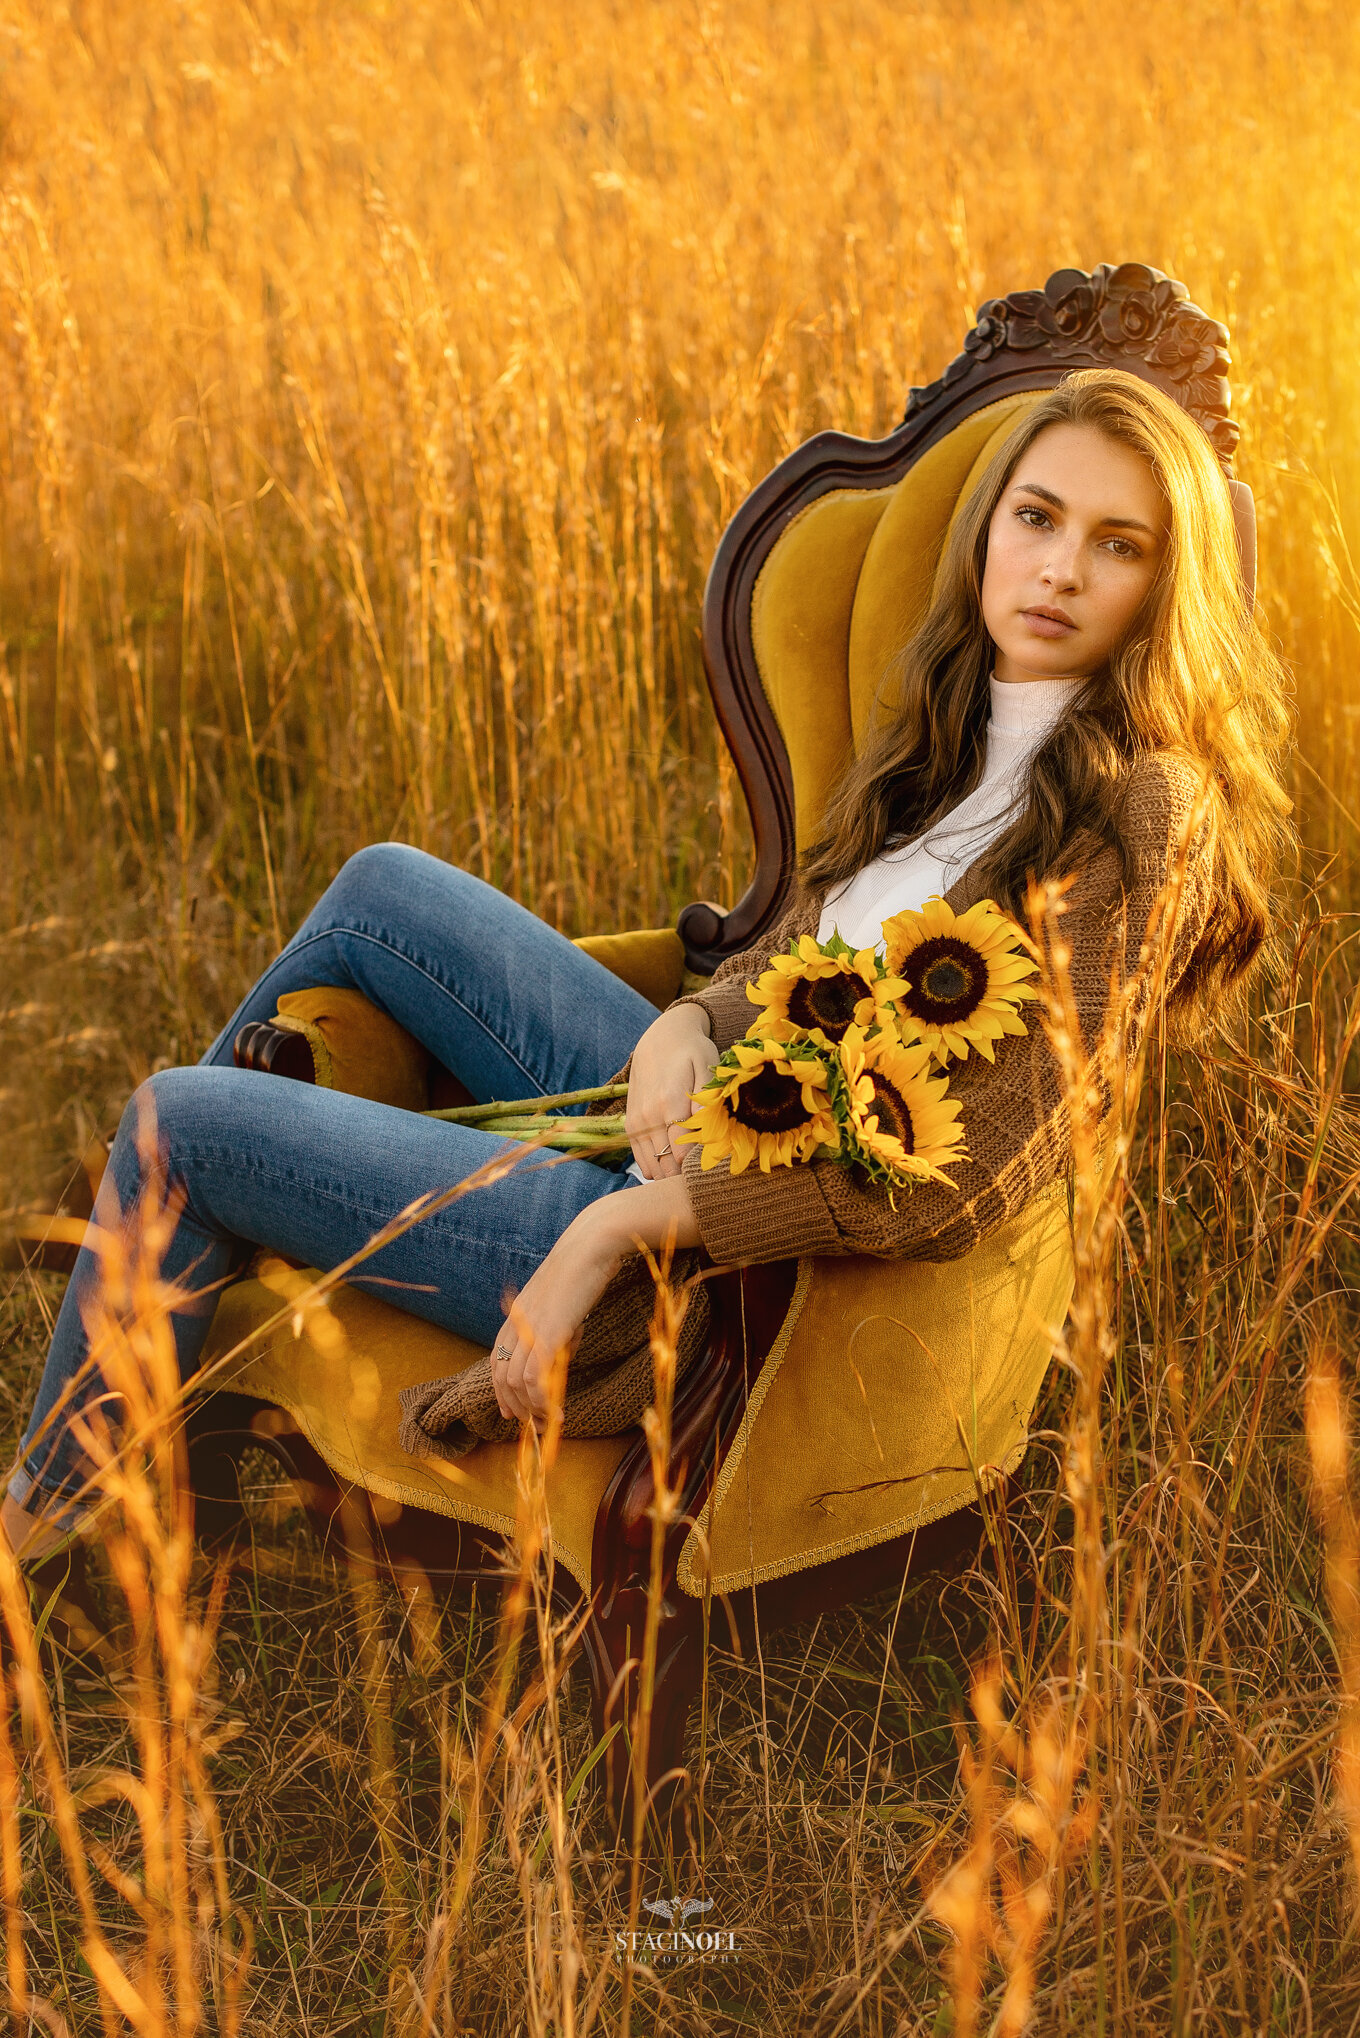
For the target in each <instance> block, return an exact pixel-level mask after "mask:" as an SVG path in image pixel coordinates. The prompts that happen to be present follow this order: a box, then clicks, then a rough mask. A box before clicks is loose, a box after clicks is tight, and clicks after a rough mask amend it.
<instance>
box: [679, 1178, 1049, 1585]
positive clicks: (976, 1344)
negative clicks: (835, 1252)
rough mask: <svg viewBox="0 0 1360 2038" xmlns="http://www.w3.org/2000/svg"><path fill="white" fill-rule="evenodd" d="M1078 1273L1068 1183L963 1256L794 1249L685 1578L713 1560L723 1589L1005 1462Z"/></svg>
mask: <svg viewBox="0 0 1360 2038" xmlns="http://www.w3.org/2000/svg"><path fill="white" fill-rule="evenodd" d="M1072 1279H1073V1275H1072V1249H1071V1234H1070V1230H1069V1224H1068V1211H1067V1193H1066V1185H1065V1184H1063V1183H1059V1184H1057V1185H1056V1187H1055V1188H1053V1189H1052V1190H1050V1191H1049V1192H1048V1193H1047V1194H1046V1195H1044V1196H1041V1197H1038V1198H1036V1199H1035V1201H1034V1202H1033V1203H1031V1204H1030V1206H1029V1208H1028V1209H1026V1210H1023V1211H1022V1212H1021V1213H1020V1215H1019V1216H1018V1217H1016V1218H1014V1219H1013V1220H1012V1222H1011V1223H1010V1224H1008V1225H1005V1226H1003V1228H1002V1229H1001V1230H1000V1231H997V1232H994V1233H993V1235H992V1236H991V1237H990V1238H988V1239H986V1240H984V1242H983V1243H982V1244H981V1245H980V1246H978V1247H977V1248H976V1249H975V1250H974V1251H973V1252H971V1253H968V1254H967V1255H966V1256H965V1257H964V1258H963V1259H961V1260H952V1261H946V1262H945V1263H943V1264H942V1265H938V1266H932V1265H929V1264H927V1263H925V1262H918V1261H883V1260H863V1259H843V1260H842V1259H824V1260H804V1261H802V1262H801V1263H800V1265H799V1269H798V1284H797V1287H796V1288H795V1290H794V1296H793V1301H792V1304H791V1305H790V1308H789V1313H788V1315H787V1317H786V1318H785V1321H784V1326H783V1330H782V1332H781V1334H780V1337H779V1339H778V1340H777V1342H776V1345H775V1348H774V1350H773V1351H772V1352H771V1354H770V1356H769V1358H768V1359H767V1360H766V1362H765V1364H764V1366H763V1367H762V1368H761V1372H760V1376H759V1378H758V1380H757V1381H756V1385H755V1388H754V1391H753V1393H752V1395H751V1400H750V1403H749V1405H748V1407H747V1411H746V1414H745V1417H744V1418H743V1421H742V1424H741V1428H740V1429H739V1431H738V1433H737V1435H736V1437H735V1438H734V1440H733V1442H732V1444H731V1446H730V1447H729V1449H728V1452H727V1455H726V1457H725V1459H724V1460H723V1465H722V1469H721V1472H720V1474H719V1477H718V1482H717V1487H716V1489H715V1492H714V1495H713V1498H712V1499H711V1500H710V1502H709V1503H708V1505H707V1506H706V1507H705V1509H704V1512H703V1514H702V1516H701V1517H700V1521H699V1527H698V1531H697V1532H696V1533H693V1534H691V1536H690V1538H689V1541H688V1542H687V1543H686V1545H685V1548H684V1550H683V1552H682V1554H681V1559H680V1571H679V1581H680V1584H681V1586H682V1587H683V1588H684V1590H685V1591H686V1592H689V1593H694V1594H702V1593H703V1591H704V1589H705V1572H706V1568H707V1565H708V1563H709V1562H711V1564H712V1586H713V1589H714V1590H715V1591H718V1592H735V1591H738V1590H739V1589H740V1588H741V1587H742V1586H744V1585H752V1584H757V1583H759V1581H760V1580H761V1579H764V1578H778V1577H781V1576H783V1575H785V1574H786V1573H788V1572H790V1571H798V1570H803V1569H805V1568H806V1567H807V1566H808V1565H811V1564H818V1563H826V1562H828V1561H829V1560H830V1559H831V1558H833V1557H840V1556H844V1555H846V1554H848V1553H849V1552H851V1551H854V1550H862V1549H865V1548H867V1547H868V1546H869V1545H870V1544H871V1543H877V1542H882V1541H884V1540H885V1539H886V1538H888V1537H890V1536H897V1535H903V1534H905V1533H907V1532H909V1531H910V1530H911V1529H912V1528H919V1527H921V1526H923V1525H924V1524H925V1523H926V1522H929V1521H935V1520H937V1519H938V1518H939V1517H940V1516H941V1515H944V1514H950V1513H952V1512H953V1511H954V1510H955V1509H956V1508H959V1507H966V1506H968V1505H969V1504H970V1503H971V1502H972V1501H973V1500H975V1499H976V1497H977V1493H978V1488H979V1486H980V1485H981V1486H982V1487H984V1488H986V1487H988V1486H990V1485H991V1484H992V1482H993V1481H994V1480H995V1479H996V1478H997V1477H998V1476H999V1475H1001V1474H1003V1473H1006V1472H1009V1471H1013V1470H1014V1468H1015V1466H1016V1465H1017V1464H1018V1463H1019V1462H1020V1459H1021V1457H1022V1456H1023V1454H1024V1449H1025V1443H1026V1437H1027V1424H1028V1421H1029V1416H1030V1411H1031V1409H1032V1408H1033V1406H1034V1401H1035V1397H1036V1395H1037V1394H1038V1391H1039V1386H1040V1383H1041V1382H1042V1380H1043V1377H1044V1374H1045V1372H1046V1371H1047V1369H1048V1363H1049V1360H1050V1358H1051V1356H1052V1351H1053V1341H1054V1338H1055V1337H1056V1336H1057V1335H1058V1334H1059V1332H1060V1331H1061V1329H1062V1324H1063V1319H1064V1318H1065V1316H1066V1314H1067V1307H1068V1303H1069V1302H1070V1301H1071V1298H1072ZM705 1547H707V1551H708V1555H707V1556H706V1555H705Z"/></svg>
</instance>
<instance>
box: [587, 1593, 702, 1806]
mask: <svg viewBox="0 0 1360 2038" xmlns="http://www.w3.org/2000/svg"><path fill="white" fill-rule="evenodd" d="M647 1605H648V1591H647V1587H646V1585H645V1584H643V1583H641V1582H639V1583H638V1584H636V1585H633V1586H628V1587H625V1588H623V1589H622V1590H620V1591H616V1592H615V1593H613V1594H612V1595H611V1598H610V1602H609V1606H608V1608H607V1610H604V1611H601V1610H599V1609H598V1608H597V1610H596V1612H595V1613H594V1614H593V1615H592V1618H591V1620H590V1623H589V1625H588V1627H587V1629H586V1632H585V1637H584V1643H585V1653H586V1661H587V1664H588V1667H589V1671H590V1696H591V1716H592V1720H593V1723H594V1730H595V1738H596V1740H597V1742H598V1741H599V1740H601V1739H603V1738H604V1736H605V1735H607V1734H610V1733H611V1732H612V1733H613V1738H612V1740H611V1741H610V1743H609V1746H608V1748H607V1750H606V1751H605V1757H604V1771H605V1779H604V1780H605V1790H606V1795H607V1797H608V1801H609V1806H610V1810H611V1811H612V1813H613V1816H614V1820H615V1824H616V1825H617V1827H618V1829H619V1831H620V1833H622V1834H623V1835H625V1836H626V1835H629V1834H631V1832H632V1830H633V1819H634V1815H635V1810H636V1808H637V1806H638V1803H639V1792H640V1794H641V1803H642V1807H643V1810H644V1812H645V1814H646V1816H647V1818H648V1820H649V1822H653V1823H655V1824H658V1825H659V1826H660V1827H661V1829H662V1831H663V1832H666V1833H669V1831H670V1830H671V1828H672V1826H673V1824H674V1822H675V1821H676V1820H677V1818H678V1816H679V1815H680V1813H681V1811H682V1809H683V1806H684V1803H685V1801H686V1799H687V1797H688V1794H689V1786H690V1777H689V1774H688V1772H687V1771H686V1770H685V1768H684V1753H685V1729H686V1727H687V1725H688V1723H689V1714H690V1708H691V1706H692V1705H693V1703H694V1700H695V1698H696V1696H697V1695H698V1691H699V1686H700V1683H701V1682H702V1678H703V1607H702V1604H701V1602H700V1601H698V1600H697V1599H691V1598H689V1596H688V1595H687V1594H686V1593H683V1592H679V1591H677V1590H675V1589H674V1588H673V1587H672V1589H671V1590H670V1591H666V1590H665V1589H664V1586H663V1590H662V1594H661V1600H660V1605H659V1608H658V1612H657V1623H656V1637H655V1644H654V1648H655V1654H654V1659H653V1670H652V1679H651V1685H652V1693H651V1704H650V1707H649V1708H646V1709H645V1712H644V1709H643V1708H642V1707H641V1706H640V1704H639V1699H640V1671H641V1667H642V1659H643V1655H644V1652H645V1650H646V1646H647ZM616 1729H617V1731H615V1730H616Z"/></svg>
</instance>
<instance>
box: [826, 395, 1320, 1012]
mask: <svg viewBox="0 0 1360 2038" xmlns="http://www.w3.org/2000/svg"><path fill="white" fill-rule="evenodd" d="M1059 424H1064V425H1080V426H1084V427H1087V428H1089V429H1091V430H1093V431H1097V432H1101V433H1103V434H1104V435H1105V437H1107V438H1109V439H1113V440H1115V441H1116V442H1117V443H1119V444H1120V445H1124V446H1129V447H1131V448H1132V449H1133V451H1134V452H1136V453H1138V454H1139V455H1140V456H1141V457H1142V458H1143V459H1144V460H1146V461H1147V463H1148V465H1149V467H1150V468H1151V469H1152V472H1153V474H1154V476H1155V477H1156V480H1157V483H1158V486H1159V487H1160V489H1161V492H1162V496H1163V499H1164V501H1165V504H1166V514H1167V541H1166V545H1165V547H1164V550H1163V554H1162V558H1161V561H1160V564H1159V567H1158V571H1157V575H1156V578H1155V579H1154V581H1153V583H1152V586H1151V587H1150V588H1149V590H1148V593H1147V596H1146V598H1145V600H1144V602H1143V604H1142V606H1141V608H1140V610H1139V612H1138V614H1137V616H1136V617H1135V618H1134V621H1133V623H1132V625H1131V626H1130V629H1129V631H1128V633H1127V635H1126V636H1125V638H1124V641H1123V643H1122V644H1121V645H1120V646H1119V649H1118V650H1117V651H1116V652H1115V654H1114V656H1113V657H1112V658H1111V659H1110V661H1109V664H1108V666H1107V667H1106V668H1105V670H1104V671H1103V672H1100V673H1096V674H1094V675H1093V676H1092V677H1091V679H1090V680H1089V682H1088V683H1087V685H1086V686H1084V687H1082V688H1081V689H1080V690H1079V691H1078V693H1077V694H1076V695H1075V697H1074V699H1073V702H1072V704H1071V706H1070V707H1069V708H1068V709H1067V711H1066V713H1065V714H1064V715H1063V717H1062V719H1061V721H1060V722H1059V723H1058V725H1057V727H1056V728H1055V729H1054V730H1053V731H1052V733H1051V734H1050V735H1049V737H1048V738H1047V740H1046V741H1045V742H1044V744H1043V745H1042V747H1041V748H1040V750H1039V751H1038V752H1037V754H1036V755H1035V757H1034V759H1033V761H1032V763H1031V765H1030V768H1029V780H1028V788H1027V793H1028V796H1027V798H1026V800H1025V803H1024V806H1023V809H1022V811H1021V812H1020V813H1019V815H1018V816H1017V818H1016V820H1015V821H1014V822H1013V823H1012V824H1011V826H1010V827H1009V828H1007V830H1006V831H1005V833H1004V834H1003V835H1002V836H1001V837H1000V838H999V839H998V840H997V841H996V842H995V843H994V844H993V845H992V846H991V848H990V849H989V850H988V851H987V852H986V856H985V859H984V875H985V879H986V885H987V889H988V891H989V892H991V894H992V895H993V896H994V897H995V898H997V899H999V900H1000V901H1001V902H1002V904H1004V905H1005V906H1007V907H1008V908H1009V910H1010V911H1011V912H1013V913H1017V914H1018V913H1022V912H1023V907H1024V896H1025V889H1026V883H1027V880H1028V879H1029V878H1030V877H1031V876H1033V877H1036V878H1040V879H1042V878H1046V877H1056V876H1063V875H1066V874H1068V873H1069V872H1070V871H1071V870H1072V869H1073V868H1074V866H1075V865H1076V864H1077V863H1078V862H1084V861H1086V860H1087V859H1089V858H1090V857H1091V856H1093V855H1095V854H1096V853H1097V852H1098V851H1099V850H1100V849H1102V848H1103V847H1105V846H1106V845H1107V844H1109V845H1112V846H1114V847H1115V849H1116V850H1117V851H1118V852H1119V854H1120V855H1121V857H1122V856H1123V853H1124V845H1123V840H1122V831H1121V812H1120V809H1121V802H1122V795H1123V790H1124V786H1125V782H1126V780H1127V774H1128V767H1129V764H1130V762H1131V761H1132V760H1133V759H1134V758H1135V757H1137V756H1139V755H1142V754H1145V753H1148V752H1156V751H1162V752H1166V751H1170V752H1175V753H1178V754H1179V755H1180V756H1182V757H1183V758H1186V759H1188V760H1189V761H1190V762H1191V764H1192V765H1196V766H1198V767H1199V768H1200V769H1201V770H1202V772H1203V774H1204V776H1205V779H1206V782H1207V785H1208V788H1209V796H1210V800H1211V803H1212V805H1213V807H1214V809H1215V810H1216V811H1215V820H1216V823H1217V827H1216V847H1215V854H1214V873H1213V903H1212V906H1211V910H1210V913H1209V916H1208V920H1207V922H1206V926H1205V931H1204V935H1203V938H1202V939H1201V941H1200V943H1199V946H1198V948H1197V949H1196V951H1195V954H1194V956H1193V958H1192V959H1191V962H1190V966H1189V968H1188V969H1187V971H1186V973H1185V976H1184V977H1183V979H1182V981H1181V983H1180V985H1179V987H1178V989H1177V993H1176V997H1175V1000H1174V1003H1175V1004H1176V1006H1178V1007H1179V1008H1181V1016H1182V1019H1183V1020H1185V1019H1190V1020H1192V1021H1194V1020H1200V1021H1202V1020H1204V1019H1206V1018H1207V1017H1208V1016H1209V1015H1210V1013H1211V1012H1212V1011H1213V1010H1215V1009H1216V1008H1218V1007H1219V1006H1221V1005H1222V1003H1223V1002H1224V1000H1225V999H1226V998H1228V997H1229V996H1230V995H1231V994H1232V993H1233V991H1234V990H1236V989H1237V988H1238V987H1239V986H1240V985H1241V984H1242V983H1243V982H1244V981H1245V978H1246V975H1247V973H1248V971H1249V970H1250V968H1251V966H1252V964H1253V963H1254V962H1255V961H1256V960H1257V959H1258V958H1259V957H1260V955H1261V954H1262V952H1263V950H1264V949H1265V948H1266V946H1267V945H1268V943H1269V942H1270V939H1271V936H1272V928H1273V920H1274V914H1275V901H1274V886H1275V882H1276V878H1277V875H1278V872H1279V870H1280V867H1281V864H1282V861H1283V859H1284V857H1285V855H1286V853H1287V852H1288V849H1289V846H1290V843H1291V839H1292V837H1291V830H1290V825H1289V811H1290V802H1289V800H1288V798H1287V796H1286V794H1285V791H1284V788H1283V785H1282V783H1281V770H1282V758H1283V750H1284V745H1285V742H1286V739H1287V736H1288V733H1289V716H1288V712H1287V709H1286V688H1285V677H1284V672H1283V668H1282V667H1281V665H1280V662H1279V660H1278V659H1277V657H1276V656H1275V654H1274V652H1273V651H1272V649H1271V647H1270V645H1269V643H1268V642H1267V641H1266V639H1265V637H1264V635H1263V634H1262V632H1261V630H1260V628H1259V626H1258V624H1257V622H1256V620H1255V617H1254V615H1253V612H1252V607H1251V603H1250V600H1249V598H1248V595H1247V592H1246V589H1245V587H1244V584H1243V580H1242V571H1241V564H1240V560H1239V555H1238V547H1237V537H1236V531H1235V528H1234V524H1233V516H1232V507H1231V501H1230V498H1229V493H1228V488H1227V484H1226V482H1225V480H1224V477H1223V474H1222V471H1221V469H1220V467H1219V465H1218V461H1217V459H1216V458H1215V456H1214V453H1213V450H1212V448H1211V447H1210V445H1209V441H1208V439H1207V438H1206V437H1205V435H1204V433H1203V432H1202V431H1201V429H1200V427H1199V426H1198V425H1197V424H1196V423H1195V422H1194V420H1193V419H1192V418H1191V417H1189V416H1188V415H1187V414H1186V412H1185V411H1183V410H1182V409H1181V407H1180V406H1179V404H1177V403H1175V402H1173V401H1172V399H1171V398H1170V397H1167V396H1163V395H1162V394H1161V392H1160V391H1159V390H1157V389H1154V388H1153V387H1152V386H1151V385H1150V384H1149V383H1146V382H1143V381H1141V380H1140V379H1139V378H1138V377H1137V376H1135V375H1128V374H1125V373H1123V372H1122V371H1120V370H1118V369H1104V368H1101V369H1090V370H1084V371H1082V372H1081V373H1078V374H1075V375H1070V376H1068V378H1067V380H1066V381H1065V382H1062V383H1061V384H1059V386H1058V387H1057V388H1056V389H1055V390H1053V391H1051V393H1050V394H1048V395H1047V396H1045V397H1043V398H1042V399H1041V400H1040V402H1038V403H1037V404H1036V405H1035V406H1034V408H1033V410H1031V411H1030V412H1029V413H1028V415H1027V416H1026V417H1025V418H1024V419H1022V421H1021V422H1020V424H1019V425H1017V427H1016V429H1015V430H1014V431H1013V432H1012V433H1011V435H1010V437H1009V438H1008V439H1007V440H1006V442H1005V444H1004V445H1003V446H1002V447H1001V449H1000V450H999V452H998V453H997V454H996V457H995V458H994V459H993V461H992V462H991V464H990V466H989V467H988V468H987V471H986V472H985V474H984V475H983V476H982V479H981V480H980V482H979V483H978V485H977V488H976V489H975V490H974V492H973V494H972V496H971V497H970V499H969V501H968V502H967V503H966V504H965V506H964V508H963V510H962V512H961V514H960V515H959V517H958V519H957V522H956V524H955V528H954V531H953V534H952V536H951V537H950V540H949V543H948V545H947V547H946V549H945V554H944V558H943V560H942V562H941V566H940V571H939V573H938V575H937V576H936V584H935V590H934V593H933V595H932V597H931V602H930V606H929V608H928V610H927V612H926V615H925V618H924V620H923V621H922V623H921V625H920V627H919V629H918V630H917V631H916V632H915V634H914V636H913V637H912V639H911V641H910V643H909V644H908V645H907V647H906V649H905V651H904V652H903V653H902V655H901V657H900V659H899V660H898V661H897V664H896V666H895V668H894V670H893V672H892V673H890V675H889V683H888V688H887V689H885V691H888V692H890V693H891V694H892V696H893V697H894V699H895V701H896V704H897V705H896V709H895V712H894V715H893V718H892V720H891V722H890V724H889V725H888V726H886V727H885V728H883V729H882V730H881V731H880V733H878V734H877V735H876V736H875V737H873V738H872V739H871V740H870V741H869V742H868V743H867V744H866V746H865V748H864V749H863V751H862V752H861V753H860V755H859V756H858V757H857V758H856V759H855V760H854V762H853V763H852V765H851V766H850V768H849V769H848V771H847V772H846V773H845V775H844V777H843V778H842V779H841V781H840V783H839V785H838V786H837V788H836V790H835V792H834V793H833V795H832V797H831V799H830V801H829V802H828V805H827V809H826V812H825V815H824V817H823V821H822V827H821V831H820V834H819V836H818V839H817V840H816V841H815V842H814V843H812V844H811V846H810V847H809V848H808V849H807V851H806V852H805V854H804V856H803V858H802V860H801V864H800V876H801V879H802V882H803V884H804V886H805V887H806V888H807V889H808V890H809V891H811V890H813V889H814V888H823V887H827V886H830V885H833V884H838V883H841V882H843V881H844V880H845V879H847V878H849V877H851V876H853V874H854V873H855V872H856V871H858V870H861V869H863V867H864V865H865V864H866V863H870V862H872V861H873V859H874V858H875V857H876V856H878V855H880V854H881V853H882V851H883V850H884V849H885V848H886V847H887V846H888V844H889V843H890V842H894V841H898V840H907V841H911V840H915V839H918V838H919V837H921V836H922V835H924V834H925V833H926V832H927V831H928V830H929V829H930V827H931V826H932V825H933V824H934V823H935V822H936V821H937V820H939V819H940V818H941V816H943V815H944V814H946V813H948V812H949V810H950V809H951V808H952V807H954V806H955V805H957V803H958V802H959V801H960V800H961V799H963V798H964V796H965V795H966V794H967V793H969V792H971V791H972V790H973V788H974V787H975V786H976V785H977V783H978V781H979V779H980V778H981V776H982V770H983V765H984V763H985V760H986V747H987V719H988V713H989V706H990V692H989V685H988V678H989V674H990V671H991V666H992V661H993V658H994V655H995V654H994V650H993V646H992V642H991V639H990V637H989V636H988V634H987V629H986V625H985V623H984V622H983V617H982V576H983V571H984V568H985V565H986V560H987V537H988V531H989V529H990V526H991V522H992V517H993V514H994V512H995V510H996V507H997V505H998V503H999V502H1000V500H1001V498H1002V496H1003V494H1004V493H1005V490H1006V487H1007V485H1008V484H1009V482H1010V481H1011V479H1012V477H1013V475H1014V473H1015V469H1016V466H1017V464H1018V462H1019V460H1020V459H1021V457H1022V456H1023V454H1024V453H1025V452H1026V451H1027V450H1028V448H1029V447H1030V446H1031V445H1032V444H1033V443H1034V441H1035V439H1037V438H1038V436H1039V434H1040V433H1041V432H1043V431H1046V430H1047V428H1048V427H1049V426H1050V425H1059ZM1126 875H1127V871H1126Z"/></svg>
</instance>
